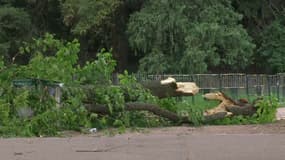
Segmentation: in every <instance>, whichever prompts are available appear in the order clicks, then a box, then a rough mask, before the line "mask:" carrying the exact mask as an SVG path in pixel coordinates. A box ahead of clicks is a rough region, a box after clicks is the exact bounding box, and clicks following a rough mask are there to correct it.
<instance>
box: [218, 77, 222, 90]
mask: <svg viewBox="0 0 285 160" xmlns="http://www.w3.org/2000/svg"><path fill="white" fill-rule="evenodd" d="M219 90H220V91H222V75H221V74H219Z"/></svg>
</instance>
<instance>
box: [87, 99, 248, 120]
mask: <svg viewBox="0 0 285 160" xmlns="http://www.w3.org/2000/svg"><path fill="white" fill-rule="evenodd" d="M85 107H86V109H87V110H88V111H89V112H93V113H98V114H103V115H106V114H111V112H110V110H109V108H108V107H107V106H106V105H101V104H85ZM228 108H229V109H230V110H234V111H235V113H238V115H242V114H244V115H248V113H249V112H246V110H250V109H249V108H251V107H249V106H248V107H245V108H241V107H237V106H229V107H228ZM124 109H125V110H126V111H148V112H151V113H153V114H155V115H157V116H160V117H163V118H166V119H168V120H170V121H173V122H177V123H192V122H191V121H190V117H187V116H184V117H183V116H179V115H178V114H176V113H174V112H171V111H168V110H166V109H163V108H161V107H160V106H158V105H154V104H148V103H141V102H129V103H126V104H125V108H124ZM226 116H227V112H226V111H222V112H216V113H213V114H209V115H204V117H203V121H204V122H209V121H214V120H218V119H223V118H225V117H226ZM233 116H234V115H233Z"/></svg>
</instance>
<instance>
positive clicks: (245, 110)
mask: <svg viewBox="0 0 285 160" xmlns="http://www.w3.org/2000/svg"><path fill="white" fill-rule="evenodd" d="M226 109H227V111H229V112H232V113H233V115H236V116H237V115H244V116H252V115H253V114H254V113H256V108H255V107H254V106H253V105H251V104H246V105H244V106H227V107H226Z"/></svg>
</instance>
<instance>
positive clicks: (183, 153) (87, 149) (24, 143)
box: [0, 130, 285, 160]
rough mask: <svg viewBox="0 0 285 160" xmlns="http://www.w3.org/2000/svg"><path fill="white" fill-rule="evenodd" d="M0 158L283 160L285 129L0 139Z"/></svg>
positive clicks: (7, 159)
mask: <svg viewBox="0 0 285 160" xmlns="http://www.w3.org/2000/svg"><path fill="white" fill-rule="evenodd" d="M0 156H1V158H0V159H1V160H2V159H3V160H284V159H285V134H216V133H215V134H212V133H211V134H200V133H199V132H195V133H192V132H185V130H184V131H181V132H180V131H174V132H172V131H171V132H169V131H166V132H155V133H147V134H145V133H129V134H124V135H117V136H114V137H106V136H103V137H96V135H95V136H90V135H89V136H82V135H80V136H75V137H70V138H12V139H0Z"/></svg>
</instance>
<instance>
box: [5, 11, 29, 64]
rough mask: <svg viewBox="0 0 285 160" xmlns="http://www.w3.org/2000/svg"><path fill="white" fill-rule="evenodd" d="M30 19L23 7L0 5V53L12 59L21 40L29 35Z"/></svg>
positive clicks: (7, 59) (9, 59)
mask: <svg viewBox="0 0 285 160" xmlns="http://www.w3.org/2000/svg"><path fill="white" fill-rule="evenodd" d="M30 28H31V19H30V16H29V15H28V13H27V12H25V11H24V10H23V9H19V8H14V7H11V6H2V7H0V55H1V56H3V57H4V58H5V61H12V59H13V57H14V56H15V55H16V54H17V52H18V47H19V46H20V45H21V43H22V41H24V40H27V39H29V37H30V36H31V32H30Z"/></svg>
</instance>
